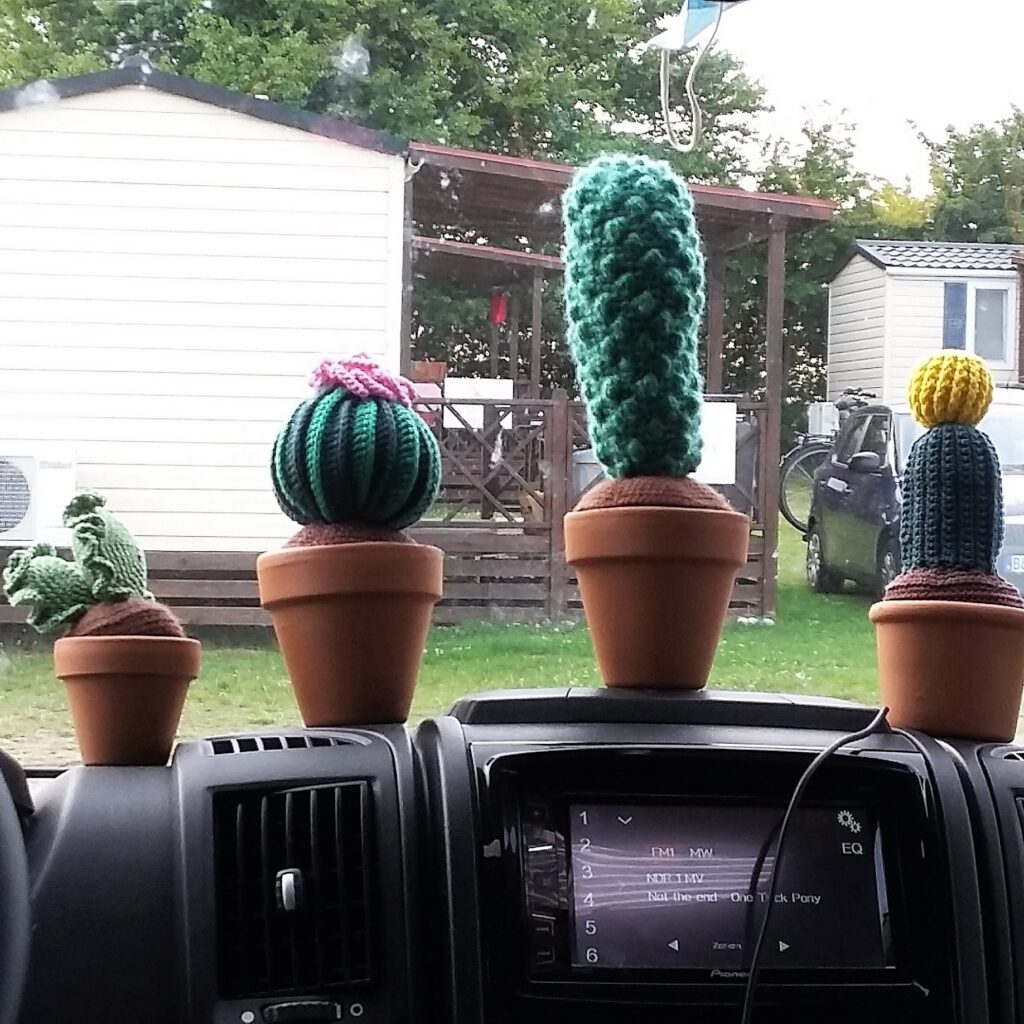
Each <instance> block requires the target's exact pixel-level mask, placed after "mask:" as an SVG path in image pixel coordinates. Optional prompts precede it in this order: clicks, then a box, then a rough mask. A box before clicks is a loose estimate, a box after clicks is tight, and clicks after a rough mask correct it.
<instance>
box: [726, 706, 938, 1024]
mask: <svg viewBox="0 0 1024 1024" xmlns="http://www.w3.org/2000/svg"><path fill="white" fill-rule="evenodd" d="M888 714H889V709H888V708H882V710H881V711H879V712H878V714H877V715H875V717H874V718H873V719H872V720H871V724H870V725H868V726H866V727H865V728H863V729H858V730H857V732H851V733H849V734H848V735H847V736H841V737H840V738H839V739H837V740H836V741H835V743H833V744H832V745H831V746H830V747H826V748H825V749H824V750H823V751H822V752H821V753H820V754H818V756H817V757H816V758H815V759H814V760H813V761H812V762H811V763H810V764H809V765H808V766H807V769H806V770H805V771H804V773H803V774H802V775H801V776H800V779H799V781H798V782H797V784H796V788H795V789H794V790H793V796H792V797H791V798H790V801H789V806H788V807H787V808H786V813H785V814H783V816H782V824H781V825H780V826H779V837H778V839H777V840H776V842H775V860H774V861H773V862H772V866H771V868H770V869H769V872H768V898H767V905H766V906H765V909H764V916H763V917H762V918H761V930H760V931H759V932H758V935H757V941H756V942H755V943H754V952H753V954H752V956H751V958H750V970H749V971H748V973H747V986H746V990H745V992H744V994H743V1012H742V1015H741V1017H740V1024H750V1022H751V1018H752V1017H753V1013H754V992H755V990H756V988H757V976H758V974H759V972H760V969H761V956H762V954H763V952H764V946H765V939H766V937H767V935H768V922H769V919H770V918H771V912H772V907H773V906H774V904H775V894H776V892H778V889H779V882H780V881H781V877H782V876H781V873H780V871H779V865H780V864H781V863H782V844H783V843H784V842H785V839H786V835H787V833H788V831H789V824H790V821H791V819H792V817H793V814H794V812H795V811H796V808H797V805H798V804H799V803H800V800H801V799H802V797H803V795H804V792H805V790H806V789H807V787H808V786H809V785H810V783H811V780H812V779H813V778H814V776H815V775H816V774H817V773H818V769H819V768H821V766H822V765H823V764H824V763H825V762H826V761H827V760H828V759H829V758H830V757H832V756H833V755H834V754H835V753H836V752H837V751H839V750H841V749H842V748H843V747H845V746H848V745H849V744H851V743H856V742H857V741H858V740H863V739H867V737H868V736H870V735H871V734H872V733H875V732H879V731H881V730H882V729H883V726H884V725H885V719H886V716H887V715H888ZM911 739H912V737H911ZM918 747H919V748H920V744H918Z"/></svg>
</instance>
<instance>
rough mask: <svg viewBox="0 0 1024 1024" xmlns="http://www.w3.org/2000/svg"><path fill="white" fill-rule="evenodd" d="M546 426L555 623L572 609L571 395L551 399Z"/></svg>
mask: <svg viewBox="0 0 1024 1024" xmlns="http://www.w3.org/2000/svg"><path fill="white" fill-rule="evenodd" d="M551 398H552V404H551V406H550V408H549V409H548V411H547V416H548V420H547V422H546V423H545V425H544V448H545V459H546V461H547V463H548V465H549V466H550V470H549V472H550V475H549V477H548V479H547V480H546V481H545V482H544V504H545V505H546V506H547V514H548V521H549V522H550V524H551V553H550V556H549V558H548V565H549V566H550V570H551V576H550V578H549V584H550V590H549V591H548V618H549V619H551V620H552V621H553V622H558V621H561V620H562V619H564V618H565V617H566V614H567V610H568V607H569V594H568V589H569V587H568V577H569V573H568V566H567V565H566V564H565V514H566V512H568V511H569V474H570V473H571V472H572V444H571V443H570V434H569V395H568V394H567V393H566V392H565V391H564V390H563V389H562V388H557V389H556V390H555V392H554V394H553V395H552V396H551Z"/></svg>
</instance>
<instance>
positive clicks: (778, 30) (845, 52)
mask: <svg viewBox="0 0 1024 1024" xmlns="http://www.w3.org/2000/svg"><path fill="white" fill-rule="evenodd" d="M1022 40H1024V2H1021V0H860V2H858V0H747V2H745V3H742V4H740V5H739V6H737V7H735V8H733V9H732V10H731V11H729V13H728V14H727V15H726V17H725V18H723V20H722V27H721V32H720V34H719V43H720V45H721V46H722V47H724V48H725V49H728V50H730V51H731V52H732V53H734V54H735V55H736V56H737V57H739V58H740V59H741V60H742V61H743V62H744V64H745V65H746V66H747V69H748V70H749V72H750V73H751V74H752V76H753V77H755V78H757V79H759V80H760V81H761V83H762V85H764V86H765V87H766V89H767V93H768V97H767V98H768V102H769V104H770V105H771V106H773V107H775V108H776V109H775V113H774V114H772V115H771V121H770V123H769V124H768V125H767V126H766V127H767V129H768V130H769V131H771V132H772V134H776V133H777V134H781V135H783V136H784V137H797V136H798V134H799V129H800V126H801V125H802V124H803V122H804V121H805V120H806V119H807V118H808V116H810V117H811V118H812V119H815V120H820V119H821V116H822V115H823V114H825V115H826V116H827V113H828V109H829V108H827V107H824V106H823V103H825V102H827V103H828V104H829V105H830V107H831V109H832V110H833V111H835V110H844V109H845V110H846V111H847V116H848V117H849V119H850V120H852V121H853V122H854V123H855V124H857V125H858V126H859V127H858V130H857V133H856V141H857V159H858V164H859V166H860V168H861V169H862V170H864V171H866V172H868V173H870V174H875V175H880V176H882V177H885V178H888V179H889V180H891V181H893V182H895V183H897V184H900V185H902V184H903V182H904V181H905V180H906V179H907V178H909V179H910V180H911V184H912V187H913V189H914V191H915V192H918V193H922V192H924V191H926V190H927V185H928V161H927V155H926V152H925V149H924V147H923V146H922V145H921V144H920V143H919V142H918V141H917V135H916V132H915V130H914V128H912V127H911V126H910V125H909V124H908V121H914V122H916V123H917V124H918V125H919V126H920V129H921V130H923V131H924V132H925V134H927V135H931V136H937V135H941V133H942V132H943V130H944V129H945V127H946V126H947V125H949V124H952V125H955V126H956V127H957V128H967V127H969V126H970V125H972V124H975V123H977V122H992V121H995V120H998V119H999V118H1001V117H1004V116H1006V115H1007V114H1009V113H1010V108H1011V106H1012V105H1013V104H1014V103H1016V104H1017V105H1019V106H1024V58H1022V50H1021V44H1022Z"/></svg>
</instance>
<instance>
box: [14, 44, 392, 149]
mask: <svg viewBox="0 0 1024 1024" xmlns="http://www.w3.org/2000/svg"><path fill="white" fill-rule="evenodd" d="M38 81H44V82H47V83H48V84H49V85H51V86H52V87H53V88H54V90H55V91H56V93H57V96H58V97H59V98H60V99H62V100H65V99H74V98H75V97H78V96H88V95H90V94H92V93H98V92H106V91H108V90H110V89H122V88H125V87H127V86H144V87H146V88H149V89H156V90H157V91H158V92H165V93H170V94H172V95H174V96H181V97H183V98H184V99H190V100H196V101H197V102H199V103H208V104H210V105H211V106H215V107H220V108H222V109H224V110H232V111H235V112H236V113H239V114H247V115H248V116H249V117H255V118H258V119H259V120H261V121H269V122H271V123H273V124H279V125H282V126H284V127H286V128H295V129H297V130H298V131H304V132H309V133H310V134H312V135H320V136H322V137H324V138H328V139H334V140H335V141H337V142H346V143H348V144H349V145H351V146H358V147H359V148H360V149H368V150H373V151H374V152H377V153H384V154H386V155H389V156H401V157H405V156H407V155H408V152H409V142H408V140H407V139H403V138H400V137H399V136H397V135H390V134H389V133H387V132H382V131H378V130H377V129H375V128H366V127H364V126H363V125H359V124H356V123H354V122H352V121H345V120H343V119H341V118H338V117H329V116H328V115H326V114H316V113H313V112H312V111H308V110H302V109H300V108H299V107H292V106H289V105H288V104H285V103H276V102H274V101H273V100H261V99H257V98H256V97H255V96H249V95H247V94H246V93H242V92H237V91H235V90H234V89H226V88H224V87H223V86H220V85H213V84H212V83H210V82H201V81H199V80H198V79H195V78H186V77H185V76H184V75H175V74H172V73H171V72H169V71H160V70H158V69H157V68H154V67H151V66H149V65H148V64H144V63H143V64H138V65H134V66H131V67H123V68H112V69H110V70H107V71H93V72H90V73H89V74H85V75H75V76H73V77H70V78H46V79H39V80H38ZM34 84H35V83H33V82H27V83H25V85H20V86H18V87H16V88H13V89H5V90H3V91H0V113H6V112H7V111H11V110H17V109H18V108H19V107H20V106H21V102H20V101H19V97H20V96H21V94H22V93H23V91H24V90H25V89H26V88H28V87H31V86H32V85H34Z"/></svg>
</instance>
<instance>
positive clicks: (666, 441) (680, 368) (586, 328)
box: [565, 156, 704, 479]
mask: <svg viewBox="0 0 1024 1024" xmlns="http://www.w3.org/2000/svg"><path fill="white" fill-rule="evenodd" d="M565 231H566V256H565V261H566V289H565V295H566V313H567V318H568V324H569V344H570V348H571V350H572V354H573V358H574V359H575V361H576V365H577V370H578V376H579V382H580V388H581V391H582V394H583V400H584V402H585V403H586V405H587V408H588V411H589V414H590V431H591V437H592V439H593V444H594V450H595V453H596V455H597V458H598V460H599V461H600V463H601V464H602V465H603V466H604V467H605V469H606V470H607V472H608V474H609V475H610V476H611V477H613V478H618V479H623V478H629V477H647V476H651V477H682V476H686V475H688V474H690V473H692V472H693V471H694V470H695V469H696V468H697V466H698V465H699V464H700V460H701V435H700V420H701V395H702V392H703V382H702V381H701V377H700V371H699V368H698V361H697V346H698V339H699V332H700V327H701V323H702V321H703V316H704V258H703V256H702V253H701V246H700V237H699V235H698V233H697V226H696V222H695V220H694V214H693V201H692V199H691V197H690V194H689V192H688V191H687V189H686V186H685V185H684V184H683V183H682V181H680V179H679V178H678V177H676V175H675V174H674V173H673V172H672V170H671V169H670V168H669V166H668V165H667V164H665V163H658V162H655V161H652V160H648V159H646V158H642V157H621V156H617V157H602V158H600V159H598V160H596V161H594V162H593V163H592V164H590V165H589V166H588V167H586V168H584V169H583V170H582V171H580V172H579V173H578V174H577V175H576V177H575V179H574V181H573V184H572V186H571V187H570V189H569V191H568V192H567V194H566V197H565Z"/></svg>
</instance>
